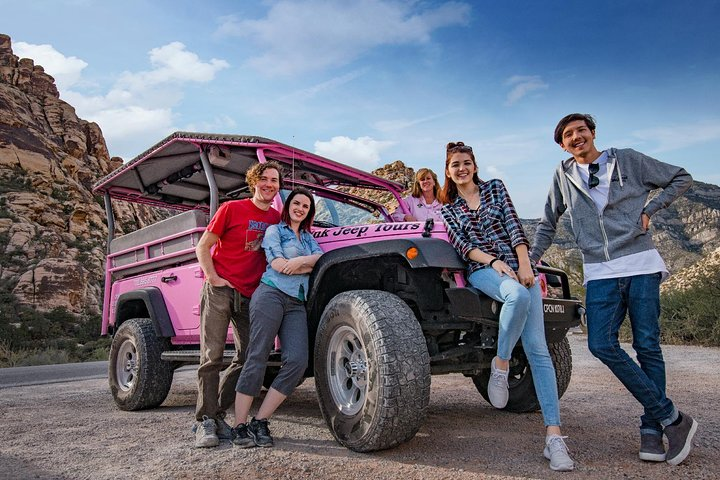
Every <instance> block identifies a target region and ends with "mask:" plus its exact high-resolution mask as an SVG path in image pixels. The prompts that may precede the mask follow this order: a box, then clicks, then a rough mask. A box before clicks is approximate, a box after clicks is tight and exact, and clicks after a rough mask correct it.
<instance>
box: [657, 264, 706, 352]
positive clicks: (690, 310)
mask: <svg viewBox="0 0 720 480" xmlns="http://www.w3.org/2000/svg"><path fill="white" fill-rule="evenodd" d="M660 303H661V307H662V313H661V316H660V322H661V331H662V341H663V342H665V343H687V344H693V345H705V346H714V347H717V346H720V271H718V272H715V273H714V274H713V275H710V276H708V277H706V278H704V279H703V280H702V281H700V282H698V283H697V284H695V285H694V286H693V287H692V288H689V289H687V290H683V291H675V292H670V293H668V294H665V295H663V296H662V297H661V298H660Z"/></svg>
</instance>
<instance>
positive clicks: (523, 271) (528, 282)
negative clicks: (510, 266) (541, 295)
mask: <svg viewBox="0 0 720 480" xmlns="http://www.w3.org/2000/svg"><path fill="white" fill-rule="evenodd" d="M515 253H516V254H517V257H518V263H519V264H520V266H519V267H518V271H517V281H518V282H520V283H522V284H523V285H525V286H526V287H532V286H533V285H534V284H535V275H534V274H533V269H532V266H531V265H530V257H529V256H528V247H527V245H526V244H524V243H521V244H520V245H518V246H516V247H515Z"/></svg>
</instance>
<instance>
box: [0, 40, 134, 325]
mask: <svg viewBox="0 0 720 480" xmlns="http://www.w3.org/2000/svg"><path fill="white" fill-rule="evenodd" d="M121 164H122V159H120V158H112V159H111V158H110V155H109V153H108V149H107V146H106V144H105V139H104V138H103V135H102V132H101V130H100V127H99V126H98V125H97V124H95V123H92V122H87V121H85V120H82V119H80V118H78V117H77V115H76V114H75V109H74V108H73V107H72V106H71V105H69V104H67V103H66V102H64V101H63V100H61V99H60V96H59V93H58V90H57V87H56V86H55V81H54V79H53V78H52V77H51V76H50V75H48V74H47V73H45V71H44V69H43V68H42V67H41V66H39V65H35V64H34V62H33V60H31V59H27V58H23V59H19V58H18V57H17V56H15V55H14V54H13V51H12V46H11V41H10V37H8V36H7V35H2V34H0V260H1V262H0V292H2V293H12V294H13V295H15V297H16V298H17V300H18V301H19V302H20V303H22V304H26V305H32V306H35V307H37V308H38V309H40V310H49V309H52V308H55V307H65V308H67V309H68V310H69V311H71V312H75V313H80V312H84V313H98V312H99V311H100V305H101V300H102V272H103V262H104V256H105V239H106V237H107V227H106V224H105V213H104V208H103V207H102V206H101V205H102V199H100V198H95V197H94V196H93V195H92V193H91V191H90V189H91V187H92V184H93V183H94V182H95V181H96V180H97V179H99V178H101V177H103V176H105V175H107V174H108V173H110V172H111V171H112V170H114V169H115V168H117V167H119V166H120V165H121ZM116 215H117V218H118V221H117V223H118V230H119V231H123V230H125V229H129V228H133V229H134V228H136V227H137V225H138V224H141V225H142V224H144V222H145V220H146V217H147V215H148V212H146V211H143V210H141V209H137V208H135V207H134V206H128V205H120V206H119V208H118V210H117V211H116Z"/></svg>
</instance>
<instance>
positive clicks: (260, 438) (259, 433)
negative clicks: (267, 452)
mask: <svg viewBox="0 0 720 480" xmlns="http://www.w3.org/2000/svg"><path fill="white" fill-rule="evenodd" d="M247 430H248V434H250V436H251V437H252V439H253V440H254V441H255V445H257V446H258V447H272V446H273V438H272V436H271V435H270V429H269V428H268V421H267V419H262V420H258V419H256V418H255V417H253V419H252V420H250V424H249V425H248V428H247Z"/></svg>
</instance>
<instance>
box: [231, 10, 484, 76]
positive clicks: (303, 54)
mask: <svg viewBox="0 0 720 480" xmlns="http://www.w3.org/2000/svg"><path fill="white" fill-rule="evenodd" d="M419 5H421V4H420V3H418V2H395V1H383V0H361V1H356V2H343V1H336V2H332V1H330V2H328V1H324V0H309V1H304V2H291V1H279V2H276V3H274V4H272V6H271V7H270V10H269V12H268V14H267V17H266V18H264V19H260V20H245V19H238V18H237V17H235V16H228V17H223V18H222V19H221V25H220V27H219V28H218V30H217V34H218V35H222V36H236V37H246V38H249V39H250V40H251V41H253V42H255V43H256V44H257V45H258V46H259V47H260V50H261V51H262V52H263V53H261V54H259V55H258V56H255V57H253V58H251V59H250V61H249V63H250V65H251V66H252V67H253V68H256V69H258V70H259V71H262V72H265V73H268V74H281V75H290V74H295V73H301V72H308V71H313V70H318V69H323V68H327V67H336V66H341V65H346V64H348V63H350V62H352V61H353V60H355V59H356V58H358V57H359V56H361V55H362V54H363V53H365V52H367V51H369V50H372V49H373V48H376V47H379V46H382V45H413V44H420V45H422V44H427V43H429V41H430V35H431V33H432V32H433V30H436V29H438V28H443V27H448V26H452V25H465V24H467V23H468V19H469V15H470V10H471V8H470V5H469V4H465V3H460V2H448V3H445V4H442V5H440V6H438V7H435V8H427V9H425V10H423V11H420V12H417V13H416V11H417V9H418V6H419Z"/></svg>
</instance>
